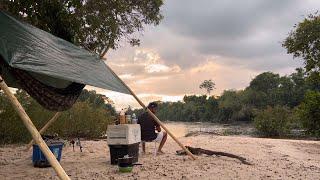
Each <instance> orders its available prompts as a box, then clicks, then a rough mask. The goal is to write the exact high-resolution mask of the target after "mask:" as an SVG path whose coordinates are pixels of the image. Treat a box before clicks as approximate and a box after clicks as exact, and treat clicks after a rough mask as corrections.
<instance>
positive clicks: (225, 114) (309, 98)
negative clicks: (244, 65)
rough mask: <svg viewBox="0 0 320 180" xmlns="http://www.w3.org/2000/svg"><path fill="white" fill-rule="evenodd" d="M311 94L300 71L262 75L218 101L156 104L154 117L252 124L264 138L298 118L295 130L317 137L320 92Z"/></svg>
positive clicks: (307, 80)
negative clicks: (281, 74)
mask: <svg viewBox="0 0 320 180" xmlns="http://www.w3.org/2000/svg"><path fill="white" fill-rule="evenodd" d="M312 90H314V83H313V82H312V81H310V76H308V73H306V72H305V71H304V70H303V69H301V68H298V69H296V72H294V73H292V74H291V75H289V76H280V75H279V74H275V73H272V72H264V73H261V74H259V75H258V76H256V77H255V78H254V79H253V80H252V81H251V82H250V85H249V86H248V87H247V88H245V89H244V90H238V91H237V90H225V91H224V92H223V93H222V95H221V96H218V97H215V96H209V97H208V96H206V95H202V96H195V95H191V96H185V97H184V98H183V101H182V102H158V103H159V108H158V112H157V115H158V117H159V118H160V119H162V120H169V121H184V122H199V121H200V122H201V121H202V122H204V121H205V122H217V123H229V122H239V121H242V122H243V121H246V122H254V123H255V126H256V128H257V130H258V131H259V134H261V135H263V136H283V135H284V134H285V133H288V132H289V130H290V129H291V128H292V127H293V126H291V123H292V119H297V118H298V119H299V122H294V123H295V124H296V127H302V128H304V129H306V130H307V131H308V132H309V133H310V134H312V135H319V129H320V120H319V117H320V115H319V112H318V111H319V109H320V103H319V102H320V98H319V91H312ZM309 91H310V92H309ZM307 92H308V93H307ZM306 93H307V94H306ZM305 94H306V97H305ZM141 112H142V110H141V109H139V110H135V113H137V114H140V113H141ZM295 116H298V117H295ZM299 117H300V118H299ZM297 123H298V124H299V125H297ZM289 124H290V126H289Z"/></svg>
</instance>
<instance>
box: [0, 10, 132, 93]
mask: <svg viewBox="0 0 320 180" xmlns="http://www.w3.org/2000/svg"><path fill="white" fill-rule="evenodd" d="M0 55H1V56H2V58H3V59H4V60H5V61H6V62H7V63H8V64H9V66H11V67H14V68H18V69H22V70H26V71H28V72H30V74H31V75H32V76H33V77H34V78H36V79H38V80H40V81H41V82H43V83H46V84H47V85H50V86H54V87H57V88H63V87H66V86H67V85H69V84H71V82H77V83H81V84H86V85H91V86H95V87H100V88H104V89H108V90H112V91H117V92H121V93H126V94H130V92H129V91H128V90H127V88H126V87H125V86H124V85H123V84H122V83H121V82H120V81H119V80H118V79H117V78H116V77H115V76H114V75H113V74H112V72H111V71H110V69H109V68H108V66H106V64H105V63H104V62H103V61H102V60H100V59H99V57H98V56H95V55H93V54H91V53H90V52H88V51H87V50H84V49H82V48H80V47H77V46H75V45H73V44H72V43H69V42H67V41H65V40H63V39H61V38H58V37H55V36H53V35H52V34H50V33H47V32H45V31H43V30H41V29H38V28H36V27H34V26H31V25H29V24H26V23H23V22H21V21H18V20H16V19H15V18H13V17H11V16H9V15H8V14H6V13H4V12H2V11H0ZM9 79H10V78H9Z"/></svg>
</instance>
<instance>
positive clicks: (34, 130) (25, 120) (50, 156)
mask: <svg viewBox="0 0 320 180" xmlns="http://www.w3.org/2000/svg"><path fill="white" fill-rule="evenodd" d="M0 88H1V89H2V90H3V92H4V93H5V94H6V95H7V97H8V98H9V100H10V102H11V104H12V106H13V108H14V109H15V110H16V111H17V113H18V114H19V116H20V118H21V119H22V122H23V123H24V125H25V126H26V128H27V129H28V131H29V132H30V134H31V135H32V138H33V139H34V141H35V142H36V143H37V144H38V146H39V147H40V149H41V151H42V152H43V154H44V155H45V156H46V158H47V160H48V161H49V163H50V164H51V166H52V167H53V169H54V170H55V171H56V173H57V175H58V176H59V178H60V179H63V180H65V179H66V180H69V179H70V178H69V176H68V175H67V173H66V172H65V171H64V169H63V168H62V167H61V165H60V163H59V162H58V160H57V159H56V157H55V156H54V155H53V153H52V152H51V151H50V149H49V147H48V146H47V144H46V143H45V142H44V140H43V139H42V137H41V135H40V133H39V132H38V130H37V128H36V127H35V126H34V124H33V123H32V121H31V119H30V117H29V116H28V115H27V113H26V112H25V110H24V109H23V107H22V106H21V104H20V103H19V101H18V100H17V98H16V97H15V96H14V95H13V94H12V92H11V91H10V89H9V87H8V86H7V84H6V83H5V82H4V81H3V79H2V77H1V76H0Z"/></svg>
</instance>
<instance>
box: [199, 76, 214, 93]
mask: <svg viewBox="0 0 320 180" xmlns="http://www.w3.org/2000/svg"><path fill="white" fill-rule="evenodd" d="M215 85H216V84H215V83H214V82H213V81H212V80H211V79H209V80H204V81H203V82H202V83H201V84H200V86H199V88H200V89H205V90H206V91H207V93H208V94H209V96H210V92H211V91H212V90H213V89H215Z"/></svg>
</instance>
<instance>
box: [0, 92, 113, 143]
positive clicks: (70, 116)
mask: <svg viewBox="0 0 320 180" xmlns="http://www.w3.org/2000/svg"><path fill="white" fill-rule="evenodd" d="M93 94H94V93H93ZM15 95H16V97H17V98H18V100H19V101H20V103H21V104H22V106H23V107H24V108H25V110H26V112H27V114H28V115H29V116H30V118H31V119H32V122H33V123H34V125H35V126H36V127H37V129H40V128H41V127H43V126H44V125H45V124H46V122H47V121H48V120H49V119H50V118H51V117H52V116H53V115H54V113H55V112H51V111H48V110H46V109H44V108H43V107H41V105H39V104H38V103H37V102H36V101H35V100H34V99H32V98H31V97H30V96H28V95H27V94H26V93H25V92H24V91H21V90H18V91H17V92H16V94H15ZM96 97H99V96H96ZM99 98H101V97H99ZM81 101H82V102H81ZM92 102H98V100H94V101H92ZM92 102H91V101H89V99H87V100H86V99H82V100H81V99H80V100H79V101H78V102H77V103H76V104H74V106H73V107H72V108H71V109H70V110H68V111H65V112H63V113H62V115H61V116H60V117H59V118H58V120H57V121H56V122H55V123H54V124H53V125H52V126H51V127H50V128H49V129H48V130H47V131H46V133H45V134H54V133H57V134H58V135H59V136H60V137H87V138H95V137H101V135H103V134H104V133H105V131H106V129H107V125H108V124H109V123H111V121H112V120H113V118H114V117H113V115H114V109H113V107H112V108H110V106H107V105H108V104H104V103H99V104H98V103H94V104H93V103H92ZM30 140H31V135H30V133H29V132H28V130H27V129H26V127H25V126H24V125H23V123H22V120H21V119H20V117H19V116H18V114H17V113H16V111H15V110H14V109H13V107H12V105H11V104H10V102H9V101H8V99H7V98H6V97H5V95H4V94H3V93H2V92H0V144H10V143H26V142H28V141H30Z"/></svg>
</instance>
